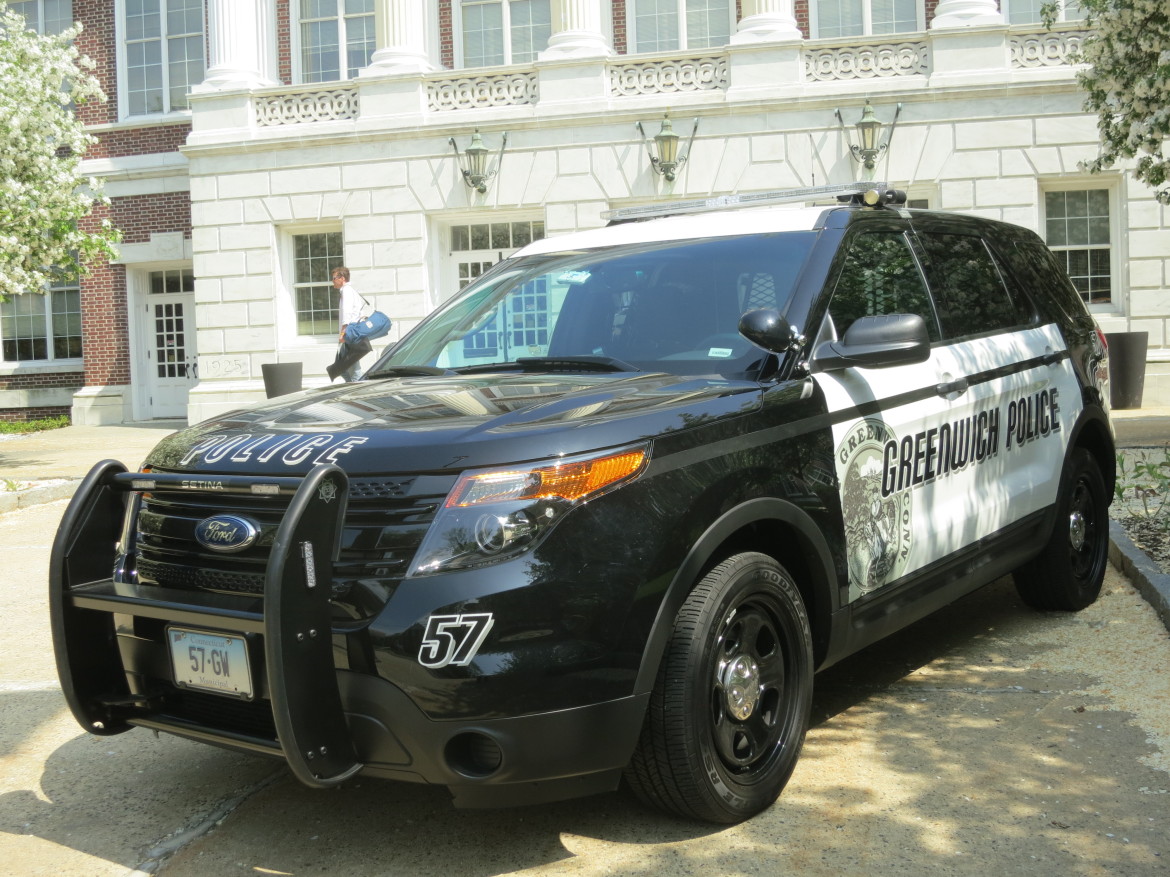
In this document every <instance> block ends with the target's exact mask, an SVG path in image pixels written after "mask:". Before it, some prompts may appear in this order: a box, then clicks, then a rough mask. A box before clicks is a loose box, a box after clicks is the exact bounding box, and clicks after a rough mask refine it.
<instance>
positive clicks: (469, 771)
mask: <svg viewBox="0 0 1170 877" xmlns="http://www.w3.org/2000/svg"><path fill="white" fill-rule="evenodd" d="M445 755H446V757H447V764H448V765H449V766H450V768H451V769H452V770H453V771H455V772H456V773H461V774H463V775H464V776H466V777H486V776H489V775H491V774H493V773H495V772H496V771H497V770H498V769H499V767H500V765H501V764H502V763H503V761H504V753H503V750H501V749H500V745H499V744H498V743H497V742H496V741H495V740H493V739H492V738H491V737H488V736H486V735H484V734H476V733H472V732H469V733H465V734H457V735H455V736H454V737H452V738H451V739H450V740H449V741H448V742H447V748H446V752H445Z"/></svg>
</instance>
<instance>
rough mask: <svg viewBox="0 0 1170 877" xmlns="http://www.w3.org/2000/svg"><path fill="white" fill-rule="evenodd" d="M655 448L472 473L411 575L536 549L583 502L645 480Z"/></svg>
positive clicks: (450, 499) (443, 512)
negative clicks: (644, 473)
mask: <svg viewBox="0 0 1170 877" xmlns="http://www.w3.org/2000/svg"><path fill="white" fill-rule="evenodd" d="M648 458H649V449H648V448H646V447H645V446H639V447H636V448H623V449H622V450H620V451H606V452H605V453H602V454H590V455H589V456H581V457H566V458H564V459H562V460H558V461H556V462H555V463H533V464H531V465H526V466H515V467H510V468H507V469H481V470H478V471H473V472H465V473H464V474H463V476H462V477H461V478H460V479H459V481H458V482H456V484H455V486H454V487H453V488H452V489H451V492H450V493H449V494H447V499H446V501H445V502H444V503H443V507H442V508H441V509H440V510H439V513H438V514H437V515H436V516H435V521H434V523H433V524H431V528H430V530H429V531H428V532H427V535H426V538H425V539H423V543H422V545H421V546H420V547H419V550H418V553H417V554H416V555H415V560H414V564H413V565H412V567H411V570H410V573H409V575H411V576H423V575H430V574H432V573H437V572H447V571H448V570H453V569H466V568H468V567H473V566H483V565H485V564H489V563H496V562H497V561H501V560H507V559H509V558H512V557H516V556H517V555H519V554H523V553H524V552H525V551H528V550H530V549H532V548H533V547H535V546H536V545H537V544H538V543H539V542H540V541H541V540H542V539H543V538H544V537H545V536H546V535H548V533H549V531H550V530H552V528H553V527H555V526H556V524H557V522H559V521H560V520H561V518H563V517H564V516H565V515H566V514H568V513H569V512H570V511H572V510H573V509H574V508H576V507H577V506H579V505H581V504H582V503H585V502H588V501H589V500H590V499H593V498H594V497H597V496H600V495H602V494H603V493H605V492H607V491H609V490H613V489H614V488H615V487H617V486H619V485H621V484H624V483H626V482H627V481H631V480H633V479H634V478H637V477H638V475H640V474H641V472H642V470H643V469H644V468H645V466H646V461H647V459H648Z"/></svg>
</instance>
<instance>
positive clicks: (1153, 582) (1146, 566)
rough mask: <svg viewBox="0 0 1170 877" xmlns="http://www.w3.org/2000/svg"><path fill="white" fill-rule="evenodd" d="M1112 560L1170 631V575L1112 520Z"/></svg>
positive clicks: (1110, 536) (1110, 521)
mask: <svg viewBox="0 0 1170 877" xmlns="http://www.w3.org/2000/svg"><path fill="white" fill-rule="evenodd" d="M1109 561H1110V563H1112V564H1113V565H1114V566H1115V567H1117V568H1118V569H1119V570H1121V571H1122V572H1123V573H1124V574H1125V575H1126V577H1127V578H1129V580H1130V581H1131V582H1133V586H1134V587H1135V588H1137V590H1138V593H1140V594H1141V595H1142V597H1143V598H1145V601H1146V602H1147V603H1149V604H1150V605H1151V606H1153V607H1154V611H1155V612H1157V613H1158V617H1159V618H1161V619H1162V624H1163V625H1165V626H1166V629H1167V630H1170V575H1166V574H1165V573H1164V572H1162V570H1161V568H1160V567H1159V566H1158V565H1157V564H1156V563H1154V561H1152V560H1150V558H1149V557H1147V556H1146V554H1145V552H1144V551H1142V550H1141V549H1140V548H1138V547H1137V546H1136V545H1134V544H1133V540H1132V539H1130V538H1129V535H1128V534H1127V533H1126V532H1125V528H1124V527H1123V526H1121V524H1119V523H1117V521H1114V520H1113V519H1112V518H1111V519H1110V520H1109Z"/></svg>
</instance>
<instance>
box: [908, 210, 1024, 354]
mask: <svg viewBox="0 0 1170 877" xmlns="http://www.w3.org/2000/svg"><path fill="white" fill-rule="evenodd" d="M918 239H919V240H920V241H921V242H922V247H923V249H924V250H925V251H926V257H927V258H926V275H927V278H928V280H929V282H930V289H931V291H932V292H933V293H934V299H935V302H936V303H937V305H938V318H939V322H940V323H941V324H942V330H943V337H945V338H963V337H965V336H970V335H981V334H984V333H986V332H995V331H1001V330H1003V329H1007V328H1010V327H1012V326H1019V325H1021V324H1023V323H1027V322H1029V316H1028V311H1027V309H1026V308H1024V307H1023V306H1022V303H1020V302H1017V301H1015V300H1014V299H1013V298H1012V296H1011V294H1010V293H1009V292H1008V289H1007V286H1006V285H1005V284H1004V280H1003V276H1002V275H1001V274H1000V271H999V266H998V265H997V264H996V262H995V260H994V259H993V258H992V255H991V253H990V252H989V251H988V249H987V245H986V244H985V243H984V242H983V238H981V237H976V236H974V235H965V234H939V233H934V232H925V233H924V232H919V235H918Z"/></svg>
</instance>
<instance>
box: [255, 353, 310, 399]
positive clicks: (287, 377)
mask: <svg viewBox="0 0 1170 877" xmlns="http://www.w3.org/2000/svg"><path fill="white" fill-rule="evenodd" d="M260 371H261V372H263V374H264V394H265V395H266V396H267V397H268V398H269V399H271V398H272V397H273V396H284V395H285V394H287V393H295V392H297V391H298V390H300V389H301V363H299V362H266V363H263V364H262V365H261V366H260Z"/></svg>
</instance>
